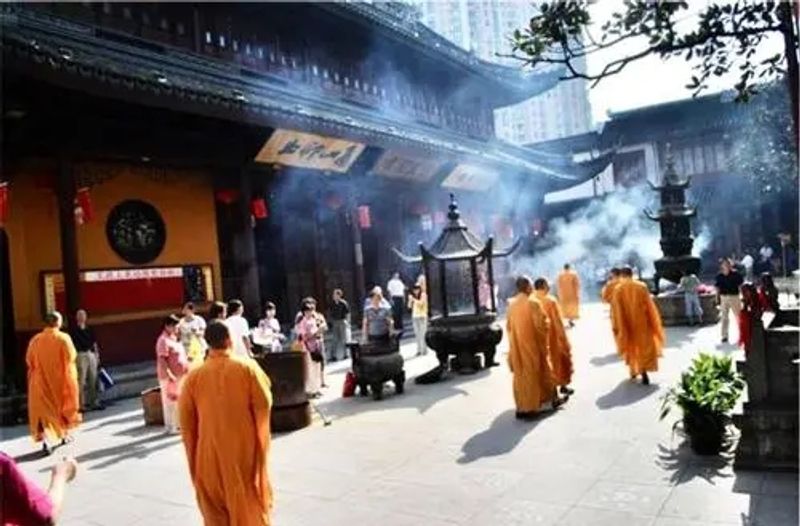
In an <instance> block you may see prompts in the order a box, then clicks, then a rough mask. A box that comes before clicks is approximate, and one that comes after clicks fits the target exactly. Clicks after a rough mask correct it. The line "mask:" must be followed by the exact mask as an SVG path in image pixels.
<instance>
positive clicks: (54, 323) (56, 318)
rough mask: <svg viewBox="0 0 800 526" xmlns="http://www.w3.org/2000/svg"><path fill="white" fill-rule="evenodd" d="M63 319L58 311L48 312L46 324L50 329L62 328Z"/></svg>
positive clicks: (45, 318) (45, 319)
mask: <svg viewBox="0 0 800 526" xmlns="http://www.w3.org/2000/svg"><path fill="white" fill-rule="evenodd" d="M62 320H63V318H62V317H61V313H60V312H58V311H57V310H54V311H53V312H48V313H47V314H46V315H45V317H44V322H45V324H46V325H47V326H48V327H56V328H59V327H61V322H62Z"/></svg>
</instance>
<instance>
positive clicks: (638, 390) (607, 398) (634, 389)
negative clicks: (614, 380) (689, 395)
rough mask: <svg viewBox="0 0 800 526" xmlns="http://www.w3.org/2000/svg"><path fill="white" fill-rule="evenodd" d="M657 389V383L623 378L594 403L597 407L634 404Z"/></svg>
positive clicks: (604, 407)
mask: <svg viewBox="0 0 800 526" xmlns="http://www.w3.org/2000/svg"><path fill="white" fill-rule="evenodd" d="M658 389H659V387H658V385H657V384H650V385H642V384H640V383H638V382H632V381H630V380H623V381H621V382H620V383H619V384H617V386H616V387H615V388H614V389H613V390H612V391H611V392H609V393H606V394H604V395H603V396H601V397H600V398H598V399H597V401H596V402H595V405H596V406H597V408H598V409H613V408H614V407H623V406H626V405H631V404H635V403H636V402H639V401H641V400H644V399H645V398H647V397H648V396H650V395H651V394H653V393H655V392H656V391H658Z"/></svg>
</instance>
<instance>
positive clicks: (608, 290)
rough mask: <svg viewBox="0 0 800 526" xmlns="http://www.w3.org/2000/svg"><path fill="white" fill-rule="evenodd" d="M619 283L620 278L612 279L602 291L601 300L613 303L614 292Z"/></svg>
mask: <svg viewBox="0 0 800 526" xmlns="http://www.w3.org/2000/svg"><path fill="white" fill-rule="evenodd" d="M619 281H620V279H619V278H611V279H609V280H608V281H607V282H606V284H605V285H604V286H603V290H602V291H600V298H601V299H602V300H603V303H609V304H610V303H611V298H613V297H614V291H615V290H617V285H619Z"/></svg>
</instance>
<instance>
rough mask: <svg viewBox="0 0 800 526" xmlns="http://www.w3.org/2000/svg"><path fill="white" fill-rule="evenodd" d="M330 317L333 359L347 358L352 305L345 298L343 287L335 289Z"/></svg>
mask: <svg viewBox="0 0 800 526" xmlns="http://www.w3.org/2000/svg"><path fill="white" fill-rule="evenodd" d="M328 314H329V316H328V317H329V318H330V320H331V323H332V325H333V346H332V349H331V361H334V362H335V361H336V360H339V359H340V358H339V357H340V356H341V359H344V358H347V345H346V343H347V340H348V339H349V337H348V332H349V331H350V306H349V305H348V304H347V302H346V301H345V300H344V293H343V292H342V290H341V289H336V290H334V291H333V303H332V304H331V307H330V312H329V313H328Z"/></svg>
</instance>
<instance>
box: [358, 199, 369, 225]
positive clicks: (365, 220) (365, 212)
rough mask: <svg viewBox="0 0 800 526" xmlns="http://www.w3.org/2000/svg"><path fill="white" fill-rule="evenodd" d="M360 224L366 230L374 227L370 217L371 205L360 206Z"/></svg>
mask: <svg viewBox="0 0 800 526" xmlns="http://www.w3.org/2000/svg"><path fill="white" fill-rule="evenodd" d="M358 226H360V227H361V228H362V229H365V230H366V229H367V228H371V227H372V218H371V217H370V214H369V207H368V206H367V205H361V206H359V207H358Z"/></svg>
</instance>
